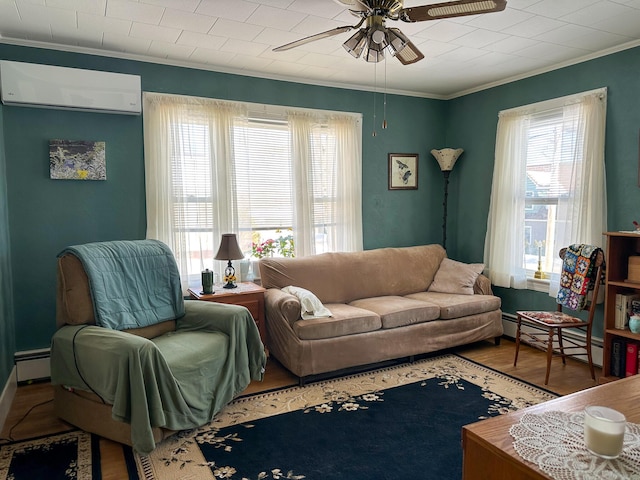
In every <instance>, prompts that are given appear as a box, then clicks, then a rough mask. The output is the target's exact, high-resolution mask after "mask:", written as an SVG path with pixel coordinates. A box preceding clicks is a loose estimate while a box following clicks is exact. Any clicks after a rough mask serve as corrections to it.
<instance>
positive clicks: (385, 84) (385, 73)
mask: <svg viewBox="0 0 640 480" xmlns="http://www.w3.org/2000/svg"><path fill="white" fill-rule="evenodd" d="M383 98H384V104H383V106H384V109H383V116H384V118H383V119H382V128H383V129H386V128H387V57H386V56H385V57H384V97H383Z"/></svg>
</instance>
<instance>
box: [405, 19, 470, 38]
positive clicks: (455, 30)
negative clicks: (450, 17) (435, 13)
mask: <svg viewBox="0 0 640 480" xmlns="http://www.w3.org/2000/svg"><path fill="white" fill-rule="evenodd" d="M474 30H475V28H473V27H467V26H465V25H460V24H457V23H452V22H438V23H436V24H434V25H433V26H431V27H429V28H426V29H424V30H423V31H422V32H420V33H419V34H418V35H417V36H418V37H420V38H427V39H429V40H438V41H440V42H450V41H452V40H455V39H456V38H460V37H462V36H463V35H467V34H468V33H471V32H473V31H474Z"/></svg>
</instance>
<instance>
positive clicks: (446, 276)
mask: <svg viewBox="0 0 640 480" xmlns="http://www.w3.org/2000/svg"><path fill="white" fill-rule="evenodd" d="M482 270H484V264H483V263H472V264H468V263H462V262H456V261H455V260H451V259H449V258H445V259H443V260H442V263H441V264H440V268H438V271H437V272H436V276H435V277H434V279H433V283H432V284H431V285H430V286H429V289H428V290H429V291H430V292H441V293H457V294H462V295H473V285H474V284H475V283H476V279H477V278H478V275H480V274H481V273H482Z"/></svg>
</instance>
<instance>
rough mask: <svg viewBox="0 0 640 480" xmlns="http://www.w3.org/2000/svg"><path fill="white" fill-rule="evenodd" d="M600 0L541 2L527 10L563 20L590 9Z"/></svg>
mask: <svg viewBox="0 0 640 480" xmlns="http://www.w3.org/2000/svg"><path fill="white" fill-rule="evenodd" d="M597 1H598V0H541V1H539V2H536V3H534V4H532V5H531V6H529V7H527V8H526V11H527V12H530V13H535V14H536V15H542V16H543V17H551V16H553V17H554V18H561V17H563V16H565V15H569V14H570V13H573V12H576V11H578V10H581V9H583V8H585V7H588V6H589V5H591V4H594V3H596V2H597Z"/></svg>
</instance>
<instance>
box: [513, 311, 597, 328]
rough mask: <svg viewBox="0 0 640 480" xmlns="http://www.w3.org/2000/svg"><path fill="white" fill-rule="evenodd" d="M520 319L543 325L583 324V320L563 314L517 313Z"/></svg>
mask: <svg viewBox="0 0 640 480" xmlns="http://www.w3.org/2000/svg"><path fill="white" fill-rule="evenodd" d="M517 314H518V315H520V316H521V317H523V318H525V319H527V320H531V321H534V322H538V323H544V324H545V325H552V326H553V325H561V324H566V323H569V324H574V323H585V322H584V320H582V319H580V318H578V317H574V316H572V315H568V314H566V313H564V312H535V311H534V312H517Z"/></svg>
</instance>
